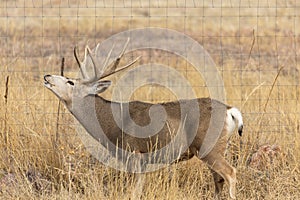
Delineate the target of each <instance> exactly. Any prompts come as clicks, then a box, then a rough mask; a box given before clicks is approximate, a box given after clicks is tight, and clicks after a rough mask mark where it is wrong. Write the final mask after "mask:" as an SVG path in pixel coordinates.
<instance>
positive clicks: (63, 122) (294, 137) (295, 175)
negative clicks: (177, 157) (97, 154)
mask: <svg viewBox="0 0 300 200" xmlns="http://www.w3.org/2000/svg"><path fill="white" fill-rule="evenodd" d="M299 23H300V16H299V3H298V2H297V1H281V2H280V3H279V2H278V1H275V0H269V1H255V2H254V1H231V0H230V1H229V0H228V1H208V2H205V1H190V0H177V1H172V2H170V1H158V0H157V1H121V0H120V1H119V0H114V1H105V0H104V1H94V0H68V1H60V0H44V1H25V0H5V1H1V2H0V44H1V48H0V72H1V73H0V94H1V99H0V137H1V140H0V158H1V159H0V198H1V199H17V198H18V199H139V198H143V199H211V198H212V197H213V192H214V186H213V181H212V177H211V175H210V172H209V170H208V168H207V167H206V166H205V165H204V164H203V163H201V162H200V161H198V160H197V159H192V160H190V161H187V162H183V163H180V164H178V165H174V166H171V167H169V168H168V169H163V170H160V171H157V172H154V173H149V174H146V175H143V181H144V186H143V188H142V192H140V191H138V189H140V187H137V186H139V182H137V180H138V179H137V178H136V176H135V175H132V174H128V173H124V172H119V171H116V170H114V169H110V168H107V167H106V166H104V165H102V164H101V163H98V162H97V161H95V160H94V159H93V158H92V157H91V156H90V155H89V152H87V151H86V149H85V147H84V145H83V144H82V142H81V140H80V139H79V137H78V136H77V135H76V134H75V127H76V126H77V125H76V123H75V122H74V120H73V117H72V116H71V115H70V113H69V112H68V111H67V110H66V109H65V108H64V107H63V106H62V105H59V102H58V99H57V98H56V97H55V96H54V95H53V94H52V93H50V92H49V91H48V90H46V89H45V88H44V87H43V75H44V74H59V73H60V65H61V58H62V57H65V59H66V60H65V74H66V76H75V75H76V72H77V69H78V68H77V66H76V62H75V59H74V58H73V55H72V54H73V52H72V51H73V47H74V46H75V45H78V47H79V50H80V52H83V49H84V46H85V44H87V43H88V44H90V46H94V45H95V44H96V43H97V42H101V41H103V40H105V39H106V38H108V37H109V36H111V35H113V34H115V33H118V32H120V31H124V30H128V29H133V28H143V27H149V26H151V27H163V28H169V29H175V30H177V31H180V32H183V33H185V34H187V35H189V36H190V37H192V38H193V39H195V40H197V41H198V42H199V43H200V44H201V45H203V47H204V48H205V50H207V52H208V53H209V54H210V55H211V57H212V58H213V60H214V61H215V63H216V65H217V67H218V69H219V70H220V73H221V75H222V77H223V80H224V83H225V89H226V93H227V96H226V98H227V103H228V104H231V105H234V106H236V107H238V108H240V109H241V110H242V112H243V116H244V121H245V133H244V136H243V137H242V138H241V139H240V138H238V136H234V138H232V145H231V146H230V149H229V151H230V152H231V154H229V155H239V160H238V162H237V165H236V167H237V170H238V177H237V178H238V184H237V190H238V191H237V192H238V194H237V198H238V199H298V198H299V197H300V184H299V182H300V181H299V180H300V172H299V170H300V167H299V159H300V142H299V141H300V140H299V139H300V138H299V119H300V116H299V109H300V106H299V97H300V95H299V86H300V85H299V67H300V66H299V61H298V60H299V58H298V55H299V53H300V52H299V51H300V49H299V45H300V37H299V33H300V28H299ZM132 40H134V38H132ZM141 53H143V57H145V58H146V60H143V61H141V62H146V61H149V60H155V61H157V62H158V61H159V62H161V63H164V64H168V65H169V66H173V67H174V68H175V69H177V70H179V71H180V72H181V73H182V74H183V75H184V76H185V77H187V78H188V79H189V80H190V81H191V82H192V83H193V85H194V88H195V91H196V92H197V95H198V96H199V97H203V96H208V93H207V91H206V88H205V82H204V81H203V80H202V79H201V77H199V76H197V75H195V73H193V72H194V71H193V69H192V68H191V66H189V64H187V63H185V62H184V61H183V60H182V59H180V58H177V57H176V56H174V55H170V54H166V53H157V52H151V51H149V52H141ZM82 55H83V53H81V56H82ZM127 57H128V59H130V58H131V56H130V55H128V56H127ZM147 59H148V60H147ZM125 60H126V59H125ZM116 79H117V77H114V79H113V80H116ZM110 93H111V91H108V92H107V93H105V94H104V95H105V97H106V98H110ZM173 97H174V96H172V95H171V92H170V91H168V90H166V89H163V88H161V87H155V86H145V87H143V88H140V89H138V90H137V91H136V92H135V93H134V95H133V97H132V98H133V99H139V100H143V101H152V102H158V101H168V100H171V99H172V98H173ZM263 144H270V145H278V146H279V147H280V150H279V151H276V152H275V153H274V156H270V155H269V154H264V156H262V157H263V161H262V162H263V163H264V167H262V168H257V167H255V166H254V167H253V166H252V167H251V166H250V165H249V161H250V160H251V156H252V155H253V154H254V153H255V152H256V151H257V150H258V148H259V147H260V146H261V145H263ZM228 160H229V161H230V162H233V160H232V157H231V156H228ZM170 174H172V175H171V178H170ZM223 196H224V198H226V197H227V196H228V192H227V191H224V192H223Z"/></svg>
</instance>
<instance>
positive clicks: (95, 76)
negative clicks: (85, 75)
mask: <svg viewBox="0 0 300 200" xmlns="http://www.w3.org/2000/svg"><path fill="white" fill-rule="evenodd" d="M86 50H87V53H88V54H89V55H90V57H91V60H92V63H93V70H94V77H93V78H91V81H94V80H97V79H98V77H97V69H96V61H95V59H94V56H93V53H92V51H91V49H90V48H89V47H88V46H86Z"/></svg>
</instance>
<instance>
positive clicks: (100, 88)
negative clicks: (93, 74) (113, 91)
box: [90, 81, 111, 94]
mask: <svg viewBox="0 0 300 200" xmlns="http://www.w3.org/2000/svg"><path fill="white" fill-rule="evenodd" d="M110 85H111V81H97V82H95V83H94V84H93V86H92V90H91V92H90V94H99V93H101V92H104V91H105V90H106V89H107V88H108V87H109V86H110Z"/></svg>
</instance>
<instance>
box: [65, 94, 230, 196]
mask: <svg viewBox="0 0 300 200" xmlns="http://www.w3.org/2000/svg"><path fill="white" fill-rule="evenodd" d="M191 101H192V100H182V101H180V102H178V101H175V102H168V103H162V104H160V105H161V106H163V108H164V109H165V111H166V113H167V120H166V123H165V125H164V127H163V129H162V130H161V131H160V132H159V133H158V134H156V135H154V136H151V137H149V138H137V137H133V136H131V135H130V134H127V133H124V132H123V131H122V130H121V128H120V127H119V126H118V125H117V124H116V123H115V119H114V116H113V114H112V111H111V107H112V106H115V107H117V108H118V109H119V110H121V109H122V108H124V107H126V106H128V105H129V113H130V118H131V119H133V120H134V121H135V122H136V124H138V125H140V126H146V125H148V124H149V123H150V122H151V121H150V117H149V109H150V107H151V106H153V104H150V103H144V102H139V101H134V102H130V103H122V104H121V103H116V102H111V101H107V100H105V99H103V98H102V97H100V96H97V95H95V96H93V95H89V96H86V97H84V98H83V99H80V100H79V101H77V103H76V105H74V102H72V104H68V105H67V107H68V108H69V110H70V111H71V112H72V113H73V115H74V116H75V117H76V118H77V119H78V121H79V122H80V123H81V124H82V125H83V127H84V128H85V129H86V130H87V132H88V133H89V134H91V135H92V136H93V137H94V138H95V139H97V141H100V142H102V145H104V146H105V147H106V148H108V149H109V150H110V151H112V152H114V151H115V145H118V146H119V147H121V148H122V149H126V150H128V151H131V152H140V153H148V152H153V151H155V150H157V149H160V148H162V147H164V146H166V145H167V144H168V143H169V142H170V141H171V140H172V139H173V137H174V135H176V132H175V133H174V134H173V133H172V132H170V130H175V131H177V130H178V128H179V126H180V121H181V110H180V106H183V107H186V108H187V111H186V114H187V115H186V116H188V117H187V119H186V123H185V125H184V129H183V131H184V134H185V137H186V138H182V141H183V142H189V143H190V145H189V148H188V149H187V150H186V151H185V152H183V153H182V154H181V156H180V157H179V158H178V159H177V160H176V162H180V161H183V160H188V159H190V158H192V157H193V156H197V157H198V158H199V159H201V160H202V161H204V162H205V163H207V164H208V166H209V167H210V168H211V170H212V173H213V177H214V182H215V192H216V197H218V195H219V193H220V192H221V190H222V188H223V184H224V182H227V184H229V192H230V196H231V197H232V198H235V184H236V170H235V168H233V167H232V166H230V165H229V163H228V162H227V161H226V160H225V158H224V152H225V148H226V142H227V139H228V138H227V137H226V135H227V130H226V124H225V123H224V122H225V118H226V111H227V109H228V108H230V107H229V106H227V105H225V104H223V103H221V102H219V101H216V100H211V99H209V98H199V99H197V100H196V101H197V103H198V105H199V111H200V119H199V125H198V128H197V130H196V131H197V132H196V136H195V137H192V140H190V135H189V134H190V132H189V128H190V127H193V123H195V121H197V120H196V119H194V118H193V117H194V114H195V113H194V111H193V110H194V108H193V107H189V106H190V104H191ZM91 105H94V107H93V108H91V107H90V106H91ZM212 105H214V106H212ZM93 109H96V110H93ZM118 109H117V110H118ZM213 112H217V114H218V116H219V119H217V121H214V120H215V119H213V120H212V122H211V116H212V113H213ZM93 113H96V115H95V114H93ZM118 114H119V115H121V113H117V115H118ZM156 114H158V116H159V113H156ZM93 115H94V117H97V119H95V118H93V117H92V116H93ZM120 117H121V116H120ZM127 118H129V116H123V118H122V120H123V123H124V124H126V120H127ZM95 120H97V121H98V123H99V124H100V127H101V128H102V129H103V132H104V134H105V136H106V137H107V138H103V136H101V134H99V133H100V131H99V130H97V127H92V126H91V122H93V123H97V121H95ZM215 123H224V124H223V126H222V133H221V136H220V137H219V138H218V139H217V142H216V145H214V146H213V147H212V149H211V150H210V152H209V153H208V154H207V155H205V156H204V157H203V156H202V155H200V154H199V150H200V149H201V147H202V146H203V141H204V139H205V137H206V134H207V130H208V127H209V125H212V126H213V125H214V124H215ZM107 139H108V140H107ZM184 140H186V141H184ZM188 140H190V141H188ZM103 141H104V142H103ZM107 141H110V142H111V143H110V144H108V142H107Z"/></svg>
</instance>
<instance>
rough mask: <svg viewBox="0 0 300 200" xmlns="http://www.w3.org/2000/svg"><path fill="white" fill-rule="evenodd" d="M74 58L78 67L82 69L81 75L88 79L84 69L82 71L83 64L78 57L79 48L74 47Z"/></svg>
mask: <svg viewBox="0 0 300 200" xmlns="http://www.w3.org/2000/svg"><path fill="white" fill-rule="evenodd" d="M74 57H75V59H76V62H77V64H78V67H79V69H80V72H81V75H82V77H83V79H85V78H86V76H85V73H84V72H83V69H82V66H81V62H80V61H79V59H78V56H77V46H75V47H74Z"/></svg>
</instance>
